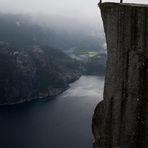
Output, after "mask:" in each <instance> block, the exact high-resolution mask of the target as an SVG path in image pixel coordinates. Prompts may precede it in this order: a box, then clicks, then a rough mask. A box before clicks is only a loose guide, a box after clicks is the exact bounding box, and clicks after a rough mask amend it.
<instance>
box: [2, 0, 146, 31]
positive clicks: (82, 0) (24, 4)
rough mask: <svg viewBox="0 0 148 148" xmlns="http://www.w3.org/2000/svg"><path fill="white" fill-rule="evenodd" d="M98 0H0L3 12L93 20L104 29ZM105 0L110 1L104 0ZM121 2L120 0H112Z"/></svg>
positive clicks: (133, 0)
mask: <svg viewBox="0 0 148 148" xmlns="http://www.w3.org/2000/svg"><path fill="white" fill-rule="evenodd" d="M98 2H99V1H98V0H60V1H59V0H0V11H1V12H2V13H13V14H31V15H36V16H40V17H43V15H50V17H48V19H50V18H51V17H52V16H53V17H55V18H57V19H59V18H62V17H64V18H72V19H73V18H74V20H75V21H76V20H77V21H80V20H81V21H83V20H84V21H88V22H89V21H92V23H93V22H94V24H95V23H97V25H98V24H99V25H98V26H100V27H99V28H101V29H102V22H101V15H100V11H99V9H98V6H97V3H98ZM103 2H108V1H107V0H103ZM110 2H119V0H110ZM124 2H125V3H126V2H128V3H130V2H134V3H148V1H146V0H124Z"/></svg>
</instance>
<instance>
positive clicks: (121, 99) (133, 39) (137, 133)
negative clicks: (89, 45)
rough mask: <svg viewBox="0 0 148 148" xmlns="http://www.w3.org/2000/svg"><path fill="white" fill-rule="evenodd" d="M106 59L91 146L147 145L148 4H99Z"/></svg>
mask: <svg viewBox="0 0 148 148" xmlns="http://www.w3.org/2000/svg"><path fill="white" fill-rule="evenodd" d="M100 9H101V14H102V19H103V23H104V30H105V35H106V42H107V50H108V59H107V73H106V80H105V89H104V100H103V101H102V102H101V103H99V104H98V106H97V107H96V110H95V113H94V116H93V126H92V127H93V134H94V137H95V142H94V148H147V147H148V5H136V4H117V3H102V4H100Z"/></svg>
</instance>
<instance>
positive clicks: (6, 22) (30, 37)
mask: <svg viewBox="0 0 148 148" xmlns="http://www.w3.org/2000/svg"><path fill="white" fill-rule="evenodd" d="M49 17H51V16H49ZM48 19H49V20H48ZM74 21H77V20H68V18H63V20H62V18H60V19H59V20H58V18H56V19H54V20H53V18H48V16H45V17H44V18H41V17H35V16H30V15H22V14H21V15H19V14H16V15H14V14H0V22H1V23H0V32H1V34H0V41H5V42H9V43H11V44H12V45H14V46H16V47H21V48H22V47H28V46H33V45H35V44H39V45H49V46H52V47H55V48H58V49H62V50H68V49H71V48H73V47H75V46H76V47H75V48H77V49H79V50H80V49H86V50H102V45H103V43H104V40H103V36H98V33H97V30H95V28H93V26H92V24H91V23H87V22H85V21H84V22H85V23H84V24H81V23H79V22H74ZM82 22H83V21H82Z"/></svg>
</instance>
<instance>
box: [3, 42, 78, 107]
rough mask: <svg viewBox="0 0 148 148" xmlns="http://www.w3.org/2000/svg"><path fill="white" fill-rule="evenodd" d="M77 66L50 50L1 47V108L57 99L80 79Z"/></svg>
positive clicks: (35, 47)
mask: <svg viewBox="0 0 148 148" xmlns="http://www.w3.org/2000/svg"><path fill="white" fill-rule="evenodd" d="M77 67H78V63H77V62H76V61H74V60H72V59H71V58H69V57H68V56H67V55H66V54H64V53H63V52H62V51H60V50H58V49H55V48H52V47H48V46H34V47H31V48H29V49H28V48H27V49H18V48H12V47H11V46H10V45H6V44H5V43H3V42H1V43H0V105H1V104H15V103H21V102H24V101H30V100H32V99H38V98H46V97H49V96H56V95H58V94H60V93H61V92H63V91H64V90H65V89H67V88H68V87H69V85H68V84H69V83H71V82H73V81H75V80H77V79H78V78H79V77H80V73H79V69H78V68H77Z"/></svg>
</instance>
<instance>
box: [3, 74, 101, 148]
mask: <svg viewBox="0 0 148 148" xmlns="http://www.w3.org/2000/svg"><path fill="white" fill-rule="evenodd" d="M103 85H104V78H103V77H97V76H82V77H81V78H80V79H79V80H77V81H76V82H74V83H72V84H71V85H70V88H69V89H68V90H67V91H65V92H64V93H63V94H61V95H59V96H58V97H56V98H53V99H50V100H48V101H37V102H30V103H24V104H19V105H13V106H5V107H0V148H92V142H93V136H92V133H91V120H92V115H93V112H94V109H95V106H96V105H97V103H98V102H99V101H101V100H102V94H103Z"/></svg>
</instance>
